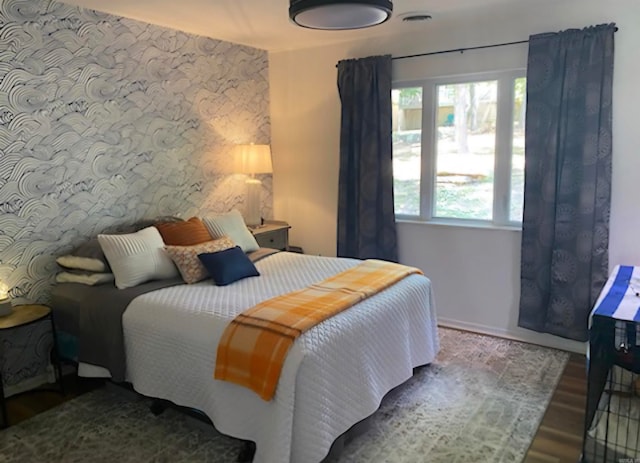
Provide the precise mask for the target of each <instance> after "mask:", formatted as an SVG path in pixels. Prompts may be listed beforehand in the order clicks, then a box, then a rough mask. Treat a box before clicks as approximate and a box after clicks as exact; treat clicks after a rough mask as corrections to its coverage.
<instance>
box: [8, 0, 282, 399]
mask: <svg viewBox="0 0 640 463" xmlns="http://www.w3.org/2000/svg"><path fill="white" fill-rule="evenodd" d="M268 94H269V84H268V57H267V53H266V52H265V51H262V50H257V49H253V48H249V47H245V46H241V45H236V44H232V43H228V42H222V41H219V40H213V39H209V38H204V37H198V36H195V35H191V34H187V33H183V32H179V31H175V30H170V29H166V28H162V27H158V26H154V25H149V24H145V23H141V22H138V21H134V20H129V19H125V18H119V17H115V16H112V15H108V14H103V13H98V12H95V11H91V10H85V9H80V8H77V7H72V6H67V5H63V4H61V3H57V2H52V1H34V0H0V282H2V283H5V284H7V285H8V286H9V288H11V291H10V294H11V296H12V298H13V299H14V304H15V303H24V302H44V303H46V302H47V301H48V298H49V291H50V288H51V285H52V284H53V282H54V278H55V274H56V273H57V271H58V268H57V265H56V264H55V257H56V256H58V255H61V254H63V253H65V252H67V251H69V250H70V249H72V248H74V247H75V246H77V245H78V244H80V243H81V242H83V241H84V240H86V239H87V238H89V237H91V236H95V235H96V234H97V233H99V232H101V231H103V230H105V229H108V228H113V227H118V226H122V225H125V224H129V223H134V222H137V221H139V220H141V219H149V218H154V217H159V216H167V215H177V216H181V217H185V218H188V217H190V216H191V215H205V214H206V213H207V212H224V211H228V210H230V209H232V208H234V207H237V208H239V209H240V210H242V207H243V201H244V193H245V190H244V188H245V186H244V180H245V178H244V177H243V176H240V175H234V174H233V170H232V168H230V165H231V164H230V160H231V156H232V153H233V147H234V145H236V144H239V143H248V142H256V143H269V142H270V139H269V137H270V124H269V97H268ZM263 177H264V178H262V180H263V185H264V191H263V215H264V216H265V217H271V211H272V206H271V205H272V197H271V176H270V175H269V176H263ZM50 336H51V334H50V328H49V326H48V323H45V322H43V323H39V324H36V325H34V326H33V327H25V328H21V329H18V330H13V331H11V332H10V333H7V334H4V333H3V334H2V337H0V342H1V343H2V346H0V349H4V357H5V365H4V368H3V375H4V379H5V384H7V385H9V386H10V385H12V384H16V383H19V382H20V381H22V380H24V379H25V378H29V377H32V376H34V375H36V374H38V373H42V372H43V371H44V369H45V368H46V365H47V363H48V358H47V357H48V355H47V353H48V348H47V347H46V346H50V345H51V338H50ZM43 346H45V347H43Z"/></svg>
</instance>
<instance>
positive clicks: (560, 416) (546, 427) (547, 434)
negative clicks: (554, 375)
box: [524, 354, 587, 463]
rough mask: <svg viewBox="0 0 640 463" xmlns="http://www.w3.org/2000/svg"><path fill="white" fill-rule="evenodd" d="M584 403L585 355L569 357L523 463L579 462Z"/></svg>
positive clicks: (585, 393) (585, 380)
mask: <svg viewBox="0 0 640 463" xmlns="http://www.w3.org/2000/svg"><path fill="white" fill-rule="evenodd" d="M586 400H587V373H586V359H585V356H584V355H578V354H571V356H570V357H569V362H568V363H567V366H566V367H565V369H564V373H563V374H562V377H561V378H560V382H559V383H558V386H557V387H556V390H555V392H554V394H553V397H552V398H551V402H550V403H549V406H548V407H547V411H546V413H545V414H544V417H543V418H542V422H541V423H540V427H539V428H538V432H537V433H536V436H535V438H534V439H533V442H532V443H531V447H530V448H529V452H528V453H527V456H526V457H525V459H524V461H525V463H560V462H562V463H564V462H567V463H569V462H570V463H576V462H577V461H579V458H580V454H581V450H582V433H583V427H584V409H585V404H586Z"/></svg>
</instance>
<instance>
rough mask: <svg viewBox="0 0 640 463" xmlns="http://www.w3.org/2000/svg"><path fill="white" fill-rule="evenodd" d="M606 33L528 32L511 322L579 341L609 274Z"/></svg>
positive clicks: (606, 28) (610, 32)
mask: <svg viewBox="0 0 640 463" xmlns="http://www.w3.org/2000/svg"><path fill="white" fill-rule="evenodd" d="M614 32H615V26H614V25H613V24H609V25H601V26H596V27H589V28H585V29H583V30H568V31H564V32H560V33H552V34H539V35H534V36H532V37H530V39H529V60H528V67H527V121H526V139H525V157H526V166H525V192H524V217H523V223H522V266H521V296H520V317H519V322H518V324H519V326H521V327H524V328H528V329H531V330H535V331H541V332H546V333H551V334H554V335H557V336H562V337H565V338H569V339H575V340H578V341H586V340H587V324H588V318H589V312H590V310H591V308H592V307H593V305H594V303H595V300H596V298H597V296H598V293H599V291H600V289H601V288H602V286H603V284H604V282H605V281H606V279H607V272H608V245H609V207H610V198H611V96H612V87H613V85H612V82H613V36H614Z"/></svg>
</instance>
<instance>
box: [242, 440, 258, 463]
mask: <svg viewBox="0 0 640 463" xmlns="http://www.w3.org/2000/svg"><path fill="white" fill-rule="evenodd" d="M255 454H256V444H255V442H252V441H250V440H247V441H244V443H243V444H242V448H241V449H240V453H239V454H238V463H251V462H252V461H253V456H254V455H255Z"/></svg>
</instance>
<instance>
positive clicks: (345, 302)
mask: <svg viewBox="0 0 640 463" xmlns="http://www.w3.org/2000/svg"><path fill="white" fill-rule="evenodd" d="M413 273H419V274H422V272H421V271H420V270H419V269H417V268H413V267H407V266H404V265H400V264H394V263H392V262H385V261H381V260H366V261H364V262H362V263H361V264H359V265H357V266H356V267H353V268H350V269H348V270H345V271H344V272H341V273H338V274H337V275H334V276H332V277H330V278H327V279H326V280H324V281H322V282H320V283H316V284H313V285H311V286H309V287H307V288H304V289H301V290H299V291H294V292H291V293H288V294H283V295H282V296H277V297H274V298H272V299H269V300H267V301H264V302H261V303H260V304H258V305H256V306H255V307H252V308H251V309H248V310H246V311H245V312H243V313H241V314H240V315H238V316H237V317H236V318H235V319H234V320H233V321H232V322H231V324H230V325H229V326H227V328H226V329H225V331H224V333H223V335H222V339H221V340H220V344H219V345H218V354H217V358H216V370H215V375H214V378H215V379H220V380H224V381H230V382H232V383H236V384H239V385H241V386H245V387H248V388H249V389H251V390H253V391H255V392H256V393H257V394H258V395H259V396H260V397H261V398H262V399H264V400H271V398H272V397H273V395H274V394H275V391H276V386H277V385H278V380H279V379H280V372H281V371H282V367H283V365H284V361H285V359H286V356H287V352H288V351H289V349H290V348H291V346H292V345H293V343H294V341H295V340H296V338H297V337H298V336H300V335H301V334H302V333H304V332H305V331H307V330H308V329H310V328H312V327H314V326H315V325H317V324H318V323H320V322H322V321H323V320H326V319H327V318H329V317H332V316H334V315H336V314H338V313H340V312H342V311H343V310H345V309H347V308H349V307H351V306H353V305H355V304H357V303H358V302H360V301H362V300H363V299H366V298H367V297H369V296H372V295H374V294H376V293H378V292H380V291H382V290H383V289H385V288H387V287H389V286H391V285H392V284H394V283H396V282H397V281H399V280H401V279H403V278H404V277H406V276H408V275H411V274H413Z"/></svg>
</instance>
